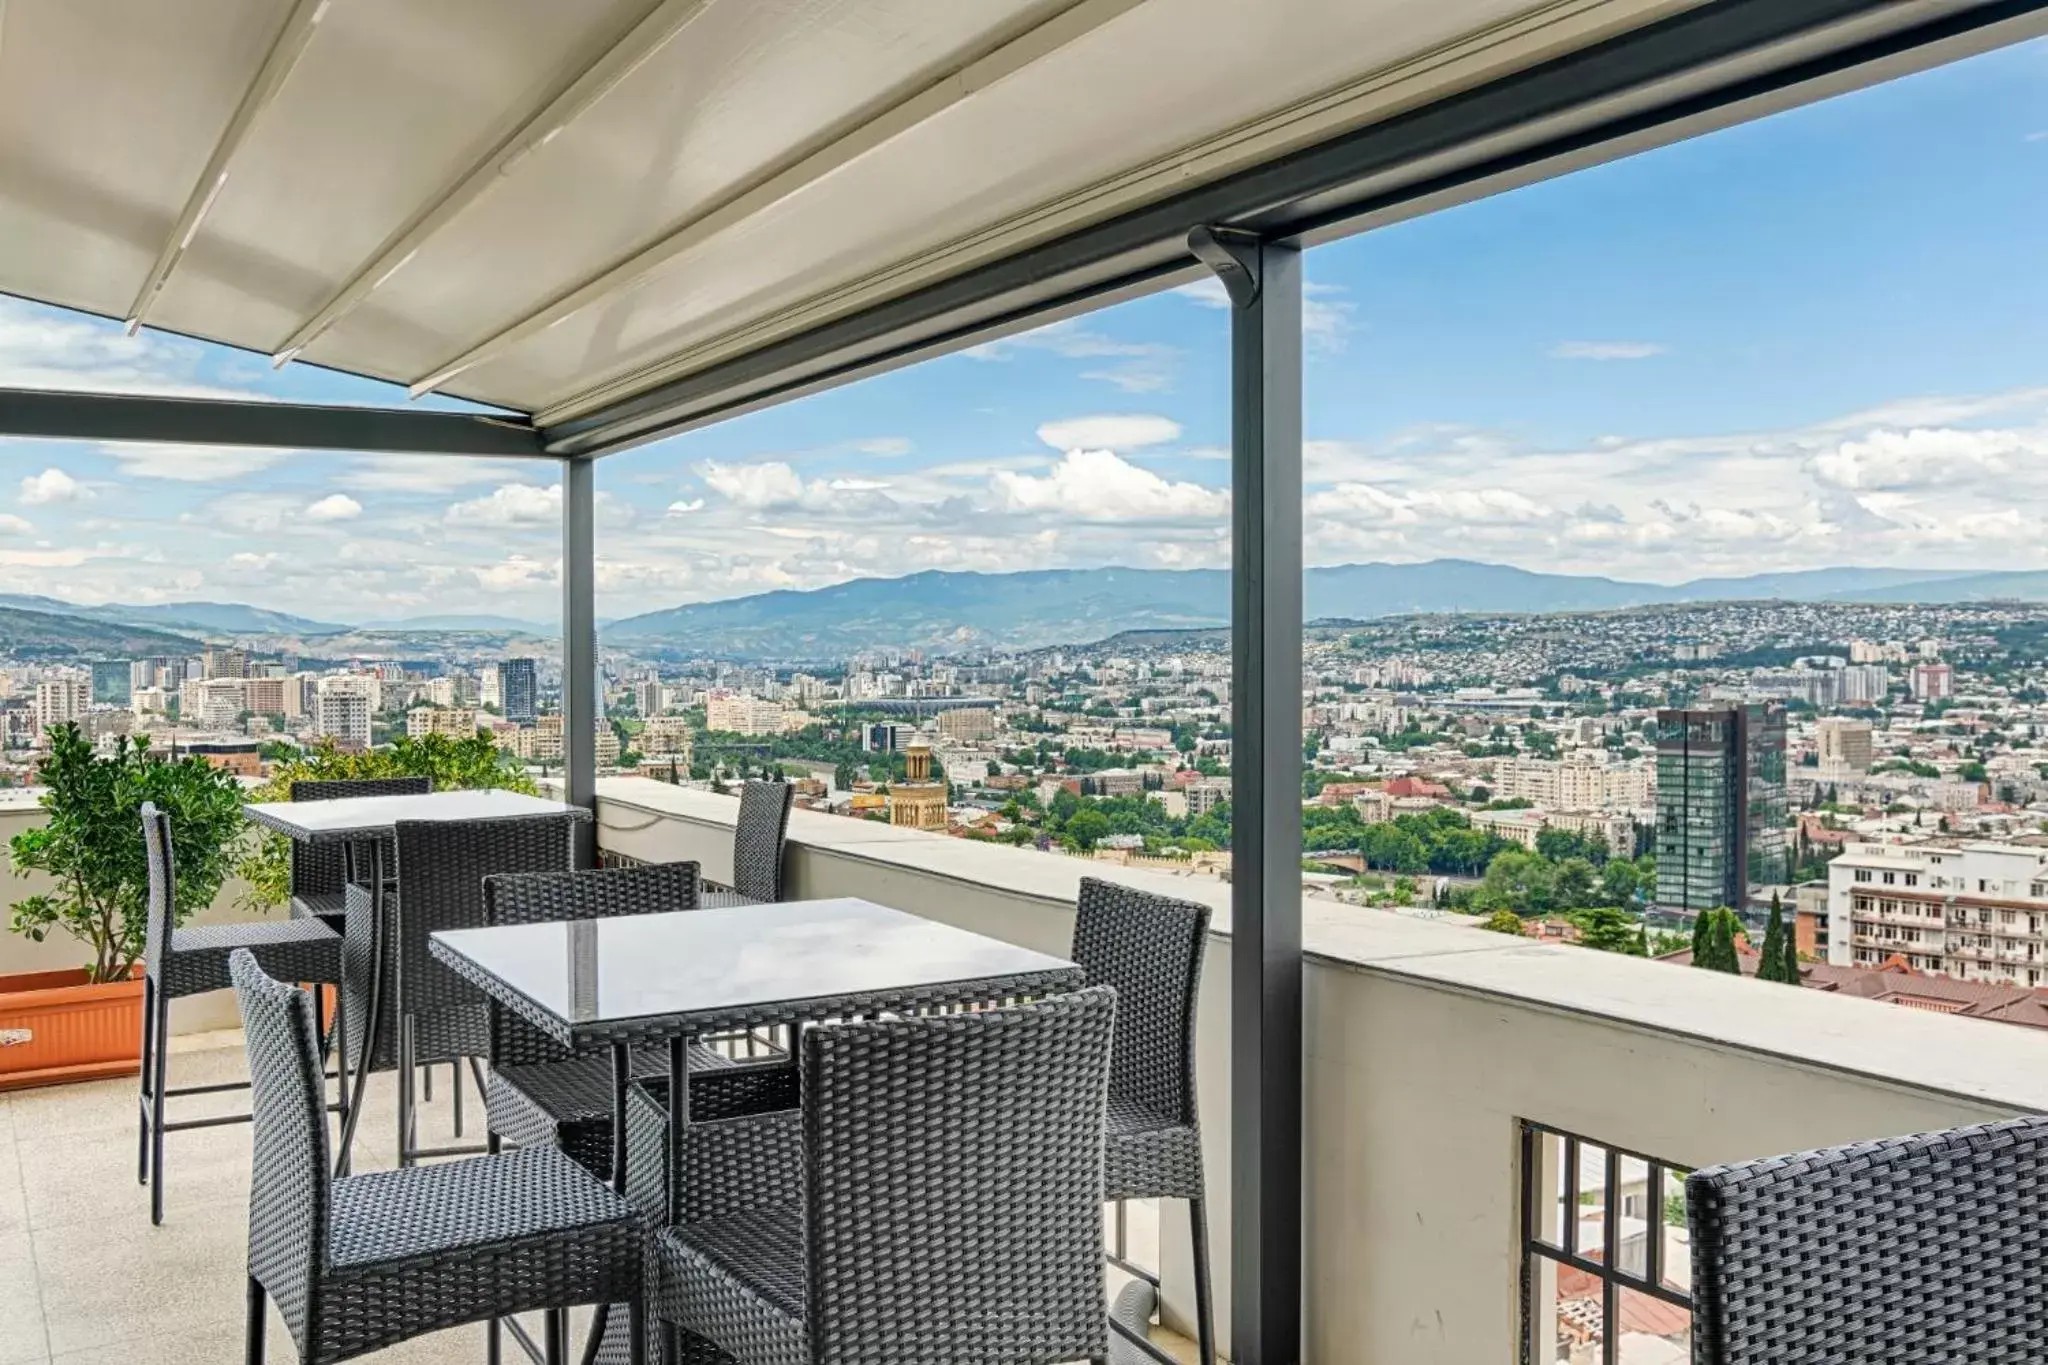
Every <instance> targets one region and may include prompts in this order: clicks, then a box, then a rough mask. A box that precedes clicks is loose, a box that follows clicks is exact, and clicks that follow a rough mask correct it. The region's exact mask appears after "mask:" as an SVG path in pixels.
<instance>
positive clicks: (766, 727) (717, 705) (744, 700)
mask: <svg viewBox="0 0 2048 1365" xmlns="http://www.w3.org/2000/svg"><path fill="white" fill-rule="evenodd" d="M785 714H786V713H785V712H784V711H783V709H782V706H781V703H779V702H772V701H766V700H764V699H762V698H760V697H756V696H751V695H749V694H748V693H745V692H728V691H725V690H724V689H722V688H720V689H717V690H714V691H713V692H712V693H711V695H710V696H709V697H708V698H707V699H706V701H705V703H704V728H705V729H707V730H727V731H731V732H732V733H734V734H740V735H779V734H781V733H782V728H783V716H784V715H785Z"/></svg>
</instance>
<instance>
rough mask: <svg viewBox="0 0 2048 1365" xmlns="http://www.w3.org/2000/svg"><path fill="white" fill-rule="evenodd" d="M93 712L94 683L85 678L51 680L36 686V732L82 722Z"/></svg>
mask: <svg viewBox="0 0 2048 1365" xmlns="http://www.w3.org/2000/svg"><path fill="white" fill-rule="evenodd" d="M90 710H92V683H91V682H90V681H89V680H87V679H84V678H51V679H49V680H48V681H46V682H39V683H37V684H36V732H37V733H38V734H40V733H42V732H43V731H45V730H48V729H49V728H50V727H51V726H52V725H63V724H65V723H67V722H82V721H83V720H84V719H85V713H86V712H88V711H90Z"/></svg>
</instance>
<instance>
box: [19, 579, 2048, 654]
mask: <svg viewBox="0 0 2048 1365" xmlns="http://www.w3.org/2000/svg"><path fill="white" fill-rule="evenodd" d="M1302 591H1303V601H1304V613H1303V615H1304V617H1305V618H1306V619H1308V620H1311V621H1315V620H1365V619H1370V618H1373V617H1379V616H1395V615H1402V614H1407V613H1428V612H1481V613H1489V612H1554V611H1604V610H1615V609H1620V608H1625V607H1641V606H1655V605H1660V604H1675V603H1685V602H1715V601H1759V600H1771V599H1781V600H1795V601H1809V602H1856V603H1883V602H1898V603H1919V604H1926V603H1940V602H1980V601H2020V602H2048V571H2036V570H2016V571H2010V572H1999V573H1975V572H1970V571H1967V570H1938V569H1888V568H1855V567H1844V568H1830V569H1810V570H1803V571H1798V572H1791V573H1763V574H1752V575H1748V576H1744V577H1735V578H1701V579H1694V580H1692V581H1691V582H1686V583H1678V584H1661V583H1638V582H1631V581H1628V580H1624V579H1615V578H1605V577H1601V576H1598V575H1592V574H1555V573H1540V572H1536V571H1534V570H1529V569H1518V568H1514V567H1512V566H1509V565H1505V564H1483V563H1479V562H1476V561H1473V560H1464V559H1436V560H1430V561H1428V562H1426V563H1420V564H1340V565H1333V566H1329V567H1324V568H1314V569H1310V570H1308V571H1307V573H1306V574H1305V575H1304V577H1303V581H1302ZM0 611H6V612H7V615H6V616H5V617H0V650H4V649H7V648H9V647H10V646H11V645H12V644H13V643H14V642H15V641H17V640H19V641H25V642H27V643H29V644H30V645H32V646H33V647H34V648H37V649H39V650H47V649H52V648H55V647H57V645H58V643H59V637H60V636H61V635H62V634H63V631H62V629H61V628H59V626H58V625H57V622H58V621H60V620H67V619H68V620H70V621H74V622H77V623H78V624H77V627H76V630H75V631H74V634H75V635H76V637H77V639H78V641H79V643H78V645H77V649H78V650H79V652H90V651H100V650H105V651H108V652H125V653H152V652H173V651H174V650H175V649H178V648H191V647H196V644H197V641H195V640H188V639H183V637H182V636H181V635H178V634H174V633H173V632H191V633H194V634H197V635H201V636H208V637H212V638H216V639H218V638H222V637H226V636H257V635H284V636H294V637H299V638H301V639H311V638H316V637H322V636H327V637H336V638H335V644H336V645H338V646H345V647H347V648H349V649H351V650H354V649H357V648H369V647H372V646H373V645H374V641H373V640H368V639H366V638H365V637H370V636H375V635H384V634H392V633H404V634H406V635H408V636H409V637H413V638H414V639H417V638H418V637H420V636H423V635H434V634H456V633H469V632H483V633H488V634H494V635H500V636H510V635H534V636H542V637H546V636H552V635H555V634H556V633H557V630H556V628H555V627H553V626H551V625H547V624H543V623H540V622H535V621H527V620H522V619H519V618H515V617H508V616H494V615H488V614H482V613H472V614H444V615H435V616H418V617H410V618H406V619H401V620H385V621H375V622H363V623H355V624H338V623H334V622H323V621H316V620H313V619H311V618H309V617H304V616H295V615H292V614H291V613H288V612H280V611H270V610H266V609H264V608H261V607H252V606H248V605H245V604H242V603H236V602H169V603H153V604H150V605H143V606H124V605H119V604H108V605H99V606H89V607H87V606H76V605H74V604H71V603H68V602H63V601H60V600H58V599H56V598H52V597H36V596H30V595H26V594H11V593H0ZM1229 617H1230V576H1229V574H1228V572H1227V571H1225V570H1221V569H1129V568H1103V569H1038V570H1030V571H1026V572H1020V573H954V572H948V571H944V570H929V571H927V572H924V573H916V574H910V575H908V576H906V577H902V578H858V579H854V580H852V581H850V582H846V583H836V584H834V585H832V586H831V587H826V588H814V589H810V590H808V591H792V590H783V591H777V592H767V593H757V594H754V595H752V596H748V597H734V598H728V599H725V600H723V601H718V602H697V603H691V604H689V605H686V606H679V607H669V608H665V609H663V610H659V611H651V612H646V613H643V614H640V615H637V616H628V617H625V618H623V619H621V620H615V621H608V622H604V623H602V624H603V635H604V640H605V642H606V643H607V644H620V645H630V646H634V647H637V648H641V649H645V650H648V651H650V652H656V653H674V654H710V655H723V656H728V657H740V658H774V659H816V658H832V657H838V656H843V655H845V654H849V653H856V652H859V651H861V650H866V649H875V648H882V647H889V646H898V647H905V648H918V649H924V650H928V651H931V652H934V653H953V652H959V651H964V650H969V649H977V648H984V647H991V646H993V647H1003V648H1011V649H1033V648H1041V647H1044V646H1048V645H1059V644H1084V643H1088V642H1090V641H1096V640H1101V639H1103V638H1105V637H1108V636H1111V635H1116V634H1119V633H1121V632H1124V631H1132V630H1167V631H1171V630H1202V629H1213V628H1215V627H1218V626H1223V625H1227V624H1228V623H1229ZM20 618H33V619H31V620H29V621H28V622H27V623H26V624H23V622H22V620H21V619H20ZM123 630H126V631H127V632H128V634H127V635H126V636H123V635H122V631H123ZM150 632H158V633H162V634H163V638H164V640H166V641H171V640H178V641H180V643H179V644H169V643H166V644H163V645H149V646H144V645H143V644H140V643H137V644H136V646H135V648H134V649H132V650H117V649H116V646H115V644H114V643H113V642H114V641H115V640H117V639H120V638H127V639H130V640H134V641H140V640H142V639H143V638H144V636H145V635H147V634H148V633H150Z"/></svg>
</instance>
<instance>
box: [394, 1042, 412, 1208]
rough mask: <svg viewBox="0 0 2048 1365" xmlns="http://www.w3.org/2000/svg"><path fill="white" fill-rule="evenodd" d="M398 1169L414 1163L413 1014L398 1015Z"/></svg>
mask: <svg viewBox="0 0 2048 1365" xmlns="http://www.w3.org/2000/svg"><path fill="white" fill-rule="evenodd" d="M394 1060H395V1061H396V1062H397V1063H398V1169H400V1170H401V1171H402V1170H404V1169H405V1168H406V1167H408V1166H410V1165H412V1147H413V1143H412V1107H413V1097H412V1016H411V1015H410V1014H400V1015H399V1016H398V1055H397V1057H396V1058H395V1059H394Z"/></svg>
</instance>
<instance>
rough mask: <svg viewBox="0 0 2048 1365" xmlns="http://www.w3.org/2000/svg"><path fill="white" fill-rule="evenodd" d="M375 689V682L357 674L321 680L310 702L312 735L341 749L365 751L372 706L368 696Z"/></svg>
mask: <svg viewBox="0 0 2048 1365" xmlns="http://www.w3.org/2000/svg"><path fill="white" fill-rule="evenodd" d="M376 686H377V680H376V679H375V678H371V677H366V676H360V675H357V674H339V675H337V676H335V677H331V678H322V679H321V680H320V690H319V692H318V694H317V695H316V696H315V697H314V699H313V733H314V734H316V735H325V736H328V737H330V738H332V739H333V740H334V742H335V743H336V744H339V745H342V746H343V747H345V748H358V749H367V748H369V747H370V716H371V714H372V713H373V710H374V705H375V704H374V702H373V701H372V700H371V695H370V694H371V692H372V690H373V689H375V687H376Z"/></svg>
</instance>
